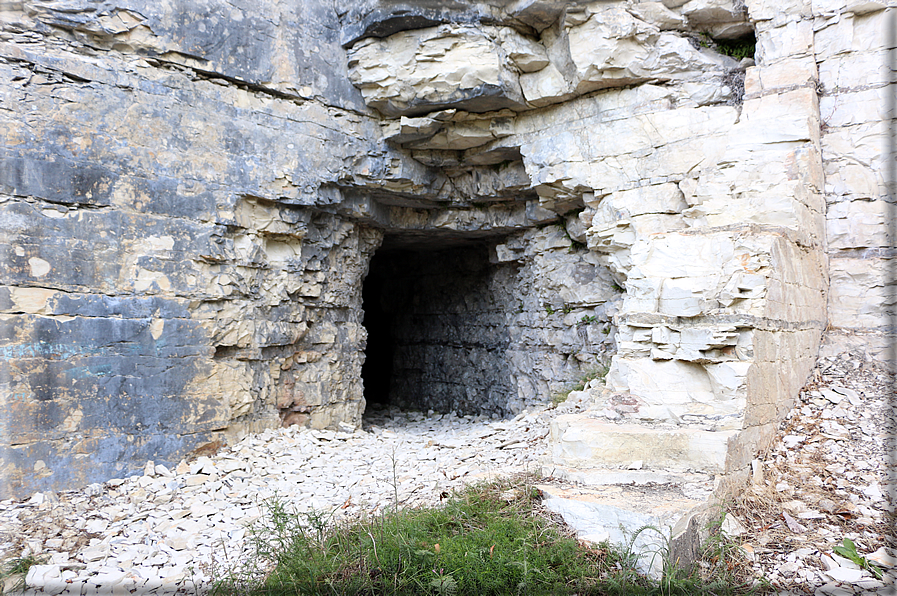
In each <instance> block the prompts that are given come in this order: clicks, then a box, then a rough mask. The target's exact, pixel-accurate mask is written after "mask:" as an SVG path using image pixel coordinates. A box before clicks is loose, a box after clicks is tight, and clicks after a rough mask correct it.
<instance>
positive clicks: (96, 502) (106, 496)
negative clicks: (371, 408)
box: [0, 354, 897, 595]
mask: <svg viewBox="0 0 897 596" xmlns="http://www.w3.org/2000/svg"><path fill="white" fill-rule="evenodd" d="M891 384H892V378H891V377H889V376H888V375H887V374H886V373H885V371H884V369H883V368H882V367H880V366H878V365H876V364H875V363H874V362H870V361H867V360H865V359H863V358H862V357H860V356H856V355H851V354H847V355H844V356H841V357H837V358H833V359H828V360H822V361H820V366H819V368H818V370H817V372H816V373H815V376H814V378H813V379H812V380H811V382H810V383H809V384H808V386H807V387H806V389H805V390H804V391H803V392H802V394H801V398H800V403H798V404H797V405H796V407H795V408H794V409H793V410H792V411H791V413H790V414H789V415H788V418H787V419H786V420H785V421H784V422H783V424H782V432H781V434H780V437H779V440H777V441H776V443H775V444H774V445H773V446H772V448H770V449H769V451H768V452H767V453H765V454H762V456H761V458H760V459H759V460H758V462H759V464H758V465H757V466H756V468H755V473H754V475H753V478H752V484H751V486H750V487H749V488H748V490H746V491H744V492H743V493H740V494H739V495H737V496H735V497H732V498H730V499H729V501H728V508H729V511H730V514H729V521H728V522H726V526H725V529H726V530H727V531H728V533H729V534H730V535H731V536H732V537H733V539H734V541H735V542H736V543H738V545H739V546H740V549H739V552H742V553H746V556H747V557H748V558H749V559H750V560H751V561H752V565H753V571H754V572H755V573H756V574H757V575H758V576H759V575H762V576H764V577H766V578H767V579H768V580H769V581H770V582H771V583H772V585H773V586H776V587H777V588H779V589H780V590H781V591H782V592H787V593H807V594H813V593H815V594H820V595H821V594H854V593H875V592H878V593H887V590H888V589H889V586H890V585H891V584H893V582H894V577H895V571H897V570H895V568H894V558H893V553H894V551H893V550H889V549H891V548H893V547H894V546H897V545H895V544H894V540H893V536H892V534H891V533H890V532H889V527H890V526H889V524H890V523H891V522H892V520H893V517H892V514H893V511H894V505H893V501H889V498H888V496H887V490H886V487H887V486H889V483H890V485H893V482H894V468H893V467H892V466H889V462H888V459H887V453H888V447H889V442H888V441H887V440H886V436H887V435H888V433H890V434H891V436H893V433H894V423H893V416H892V415H891V405H890V404H889V403H888V397H889V391H890V388H891V386H892V385H891ZM582 407H583V404H567V405H565V406H562V407H561V408H558V409H555V410H540V411H534V412H524V413H522V414H521V415H519V416H517V417H516V418H515V419H513V420H503V421H496V420H490V419H485V418H471V417H457V416H453V415H447V416H440V415H432V414H431V415H429V416H428V415H424V414H421V413H404V412H399V411H395V410H387V411H381V412H379V413H376V414H374V415H372V416H370V417H368V418H367V419H366V421H365V425H364V428H363V429H359V430H355V431H353V432H332V431H315V430H306V429H299V428H296V427H291V428H289V429H281V430H269V431H266V432H264V433H262V434H259V435H253V436H249V437H246V438H245V439H243V440H242V441H241V442H239V443H237V444H236V445H234V446H232V447H229V448H223V449H221V450H220V451H219V452H218V453H216V454H214V455H211V456H209V457H205V456H201V457H197V458H195V459H193V460H192V461H189V462H186V461H185V462H181V464H180V465H178V466H177V468H176V469H174V470H169V469H167V468H165V467H164V466H161V465H154V464H153V463H152V462H150V463H148V464H147V466H146V469H145V471H144V474H143V475H135V476H132V477H130V478H125V479H117V480H111V481H109V482H106V483H104V484H94V485H91V486H88V487H87V488H86V489H84V490H81V491H70V492H65V493H59V494H54V493H37V494H35V495H33V496H32V497H31V498H30V499H28V500H27V501H24V502H16V501H4V502H2V503H0V553H2V558H3V559H9V558H13V557H21V556H27V555H29V554H34V555H37V556H38V557H39V558H40V559H41V560H42V563H43V564H40V565H35V566H33V567H32V568H31V571H30V572H29V574H28V577H27V578H26V583H27V584H28V585H29V586H31V587H32V591H37V592H42V593H52V594H57V593H74V594H94V593H109V592H112V591H115V592H121V591H128V590H139V591H140V592H141V593H143V592H153V591H155V592H157V593H162V592H171V591H174V590H177V589H181V590H183V591H185V592H188V591H189V592H193V590H194V589H195V588H196V587H197V586H201V585H204V584H207V583H208V581H209V580H210V578H211V577H212V576H213V574H214V573H215V572H216V570H221V569H224V568H227V567H230V566H232V565H233V564H234V562H235V561H238V560H239V559H241V557H243V556H245V554H246V541H245V538H246V532H247V530H246V526H247V524H249V523H251V522H252V521H254V520H256V519H258V518H259V517H260V516H263V515H265V503H266V502H269V501H270V500H271V499H273V498H275V497H279V498H280V499H281V500H283V501H284V502H286V503H287V504H289V505H292V506H294V507H295V508H296V509H298V510H300V511H325V512H331V511H332V512H333V515H334V517H336V518H345V517H351V516H356V515H359V514H361V513H362V512H367V513H376V512H378V511H380V510H382V509H383V508H386V507H390V506H392V504H393V503H394V502H395V500H396V499H398V501H399V503H400V504H402V505H416V504H434V503H438V502H439V500H440V499H441V498H442V497H444V496H445V494H446V493H447V491H450V490H451V489H453V488H456V487H459V486H461V485H462V484H464V483H466V482H470V481H472V480H475V479H480V478H484V477H489V476H492V475H498V474H507V473H512V472H516V471H533V472H534V471H538V470H539V469H540V468H541V465H540V463H541V460H542V458H544V456H545V454H546V450H547V443H546V440H547V429H548V421H549V419H550V418H551V417H553V416H554V415H556V414H557V413H558V412H559V411H560V412H563V411H571V410H575V409H577V408H582ZM347 430H349V429H347ZM844 538H848V539H850V540H852V541H853V542H854V543H855V545H856V548H857V551H858V552H859V554H861V555H864V556H865V558H866V560H867V561H868V562H870V563H874V564H875V565H876V566H877V567H878V568H879V569H880V570H881V571H882V576H881V578H880V579H879V578H877V577H875V575H874V571H870V570H867V569H861V568H859V567H858V566H857V565H856V564H855V563H853V562H851V561H849V560H847V559H845V558H842V557H839V556H838V555H837V554H834V553H833V548H834V547H835V546H837V545H843V539H844ZM15 579H17V578H11V579H10V580H8V581H7V583H8V586H7V587H11V586H12V584H13V582H14V581H15ZM18 579H21V578H18Z"/></svg>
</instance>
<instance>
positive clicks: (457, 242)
mask: <svg viewBox="0 0 897 596" xmlns="http://www.w3.org/2000/svg"><path fill="white" fill-rule="evenodd" d="M498 241H500V238H487V239H476V240H466V239H453V240H447V241H443V242H439V243H437V246H436V247H435V248H434V247H433V242H432V240H428V241H427V242H421V241H418V240H416V239H413V238H411V239H409V238H407V237H401V236H387V237H386V238H385V239H384V242H383V245H382V246H381V248H380V249H379V250H378V251H377V253H376V254H375V255H374V256H373V258H372V259H371V263H370V269H369V272H368V275H367V277H366V279H365V281H364V287H363V290H362V300H363V309H364V326H365V328H366V329H367V332H368V340H367V348H366V350H365V357H366V358H365V362H364V365H363V366H362V379H363V383H364V396H365V400H366V401H367V406H366V411H367V412H371V411H372V410H377V409H381V408H385V407H388V406H397V407H399V408H401V409H405V410H417V411H423V412H426V411H428V410H434V411H436V412H440V413H447V412H450V411H455V412H456V413H457V414H459V415H463V414H488V415H493V416H504V415H507V414H508V413H509V412H508V411H507V404H508V400H509V397H510V396H511V395H512V392H516V388H514V387H512V382H511V372H510V368H509V364H508V361H507V358H506V352H507V350H508V346H509V344H510V334H509V329H508V320H509V315H508V305H509V304H516V302H515V301H514V300H512V295H513V293H514V288H515V287H516V285H517V274H518V266H517V265H516V264H508V263H502V264H498V265H495V264H492V263H490V259H489V255H490V251H491V250H492V247H493V246H494V245H495V244H496V243H497V242H498Z"/></svg>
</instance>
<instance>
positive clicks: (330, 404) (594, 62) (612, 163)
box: [0, 0, 894, 498]
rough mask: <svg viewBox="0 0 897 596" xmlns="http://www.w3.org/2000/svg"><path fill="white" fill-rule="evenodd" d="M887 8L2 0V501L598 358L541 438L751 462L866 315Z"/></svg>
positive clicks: (603, 458)
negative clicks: (566, 412) (371, 407)
mask: <svg viewBox="0 0 897 596" xmlns="http://www.w3.org/2000/svg"><path fill="white" fill-rule="evenodd" d="M893 11H894V9H891V8H887V7H886V6H885V5H884V4H879V3H877V2H865V3H863V2H861V3H856V2H854V3H852V4H850V3H847V2H843V1H841V0H832V1H831V2H815V1H814V2H813V3H812V4H811V3H807V2H803V1H802V0H794V1H789V2H787V3H786V4H785V5H782V4H781V3H776V4H773V3H769V2H766V0H748V1H747V2H746V3H745V4H744V5H743V4H741V3H739V2H734V3H733V2H730V1H728V0H689V1H686V2H682V1H681V0H669V1H664V2H632V1H613V2H597V3H586V2H577V1H572V0H571V1H562V0H484V1H482V2H476V3H467V2H465V3H461V2H431V1H427V0H420V1H419V2H395V1H390V0H366V1H364V2H352V3H342V2H340V1H337V0H310V1H306V2H301V3H292V4H284V3H279V2H274V1H273V0H263V1H261V2H259V1H253V2H249V1H243V0H240V1H236V2H234V1H231V2H219V1H218V0H204V1H199V0H189V1H175V0H164V1H162V2H148V1H145V0H119V1H109V2H104V3H95V2H88V1H86V0H71V1H69V2H64V3H60V2H55V1H50V0H26V1H24V2H7V3H3V4H2V5H0V23H2V32H0V70H2V77H3V81H4V84H3V95H2V99H0V101H2V107H3V110H2V112H0V128H2V130H3V146H2V149H0V160H2V163H0V223H2V227H0V238H2V242H0V262H2V263H3V267H2V269H0V273H2V279H0V322H2V328H3V333H2V334H0V349H2V353H3V357H2V361H0V396H2V399H3V404H4V408H3V410H2V414H0V429H2V430H0V453H2V466H3V467H2V471H0V476H2V482H0V498H2V497H5V496H23V495H25V494H27V493H29V492H30V491H33V490H42V489H60V488H65V487H71V486H77V485H82V484H86V483H89V482H94V481H99V480H104V479H107V478H109V477H113V476H122V475H127V474H130V473H132V472H133V471H134V470H136V469H138V468H140V467H142V465H143V463H144V462H145V461H146V460H148V459H154V460H155V461H156V462H157V463H163V462H172V461H176V460H177V459H179V458H180V457H182V456H183V455H184V454H186V453H187V452H189V451H191V450H192V449H195V448H196V447H197V446H199V445H201V444H203V443H205V442H208V441H211V440H214V439H216V438H221V437H225V438H228V437H231V438H232V437H235V436H238V435H240V434H242V433H245V432H247V431H251V430H258V429H262V428H265V427H269V426H273V425H280V424H303V425H311V426H313V427H318V428H323V427H335V426H337V425H339V424H340V423H343V424H348V425H351V426H354V425H357V424H359V422H360V419H361V415H362V413H363V411H364V409H365V407H366V402H367V401H374V402H382V403H394V404H400V405H403V406H407V407H415V408H419V409H429V408H432V409H436V410H442V411H449V410H456V411H458V412H462V413H469V412H490V413H494V414H496V415H507V414H511V413H515V412H518V411H520V410H522V409H523V408H525V407H527V406H528V405H530V404H533V403H538V402H544V401H545V400H547V399H548V398H549V397H550V396H551V394H552V393H554V392H557V391H561V390H564V389H565V388H569V387H570V386H571V384H572V382H574V381H575V380H576V379H577V378H579V377H580V376H582V375H583V374H584V373H586V372H588V371H590V370H592V369H595V368H597V367H600V366H602V365H610V372H609V374H608V377H607V381H608V387H609V390H599V389H598V388H593V389H591V391H593V393H594V396H593V397H594V399H596V400H604V402H605V404H604V410H603V412H604V421H603V422H601V424H602V425H604V426H602V427H601V428H600V429H598V430H596V431H595V432H596V433H603V434H600V436H598V437H597V438H596V437H591V438H587V439H586V440H581V439H576V438H574V437H573V436H572V434H571V435H567V436H566V438H565V436H564V430H563V428H558V429H555V430H556V432H558V433H559V434H558V436H557V437H556V439H557V441H556V444H557V449H556V454H555V456H556V457H557V458H558V460H559V461H563V462H565V463H568V464H571V465H614V464H615V463H619V462H618V461H617V459H618V456H616V455H614V453H615V451H614V449H613V448H612V447H613V445H610V446H608V445H609V443H608V442H610V443H613V441H621V444H630V443H631V442H632V441H635V444H639V442H640V441H641V444H642V445H643V447H644V448H645V451H646V457H645V458H644V459H645V461H646V465H648V466H651V465H658V466H659V465H663V466H667V467H681V468H700V469H702V470H704V471H709V472H718V473H731V472H735V471H738V470H740V469H743V468H744V466H745V465H746V464H747V463H748V461H749V460H750V458H751V457H752V454H753V453H754V452H755V451H756V450H757V449H758V448H760V447H762V446H763V444H764V442H765V441H767V440H768V439H769V438H770V437H771V436H772V433H773V429H774V427H775V425H776V424H777V423H778V421H779V419H780V417H781V416H782V414H783V412H784V411H785V410H786V409H787V408H788V407H789V406H790V405H791V403H792V402H793V399H794V397H795V396H796V394H797V391H798V389H799V388H800V387H801V385H802V384H803V382H804V380H805V378H806V376H807V374H808V372H809V370H810V368H811V366H812V364H813V362H814V361H815V358H816V356H817V353H818V350H819V347H820V340H821V337H822V335H823V331H824V330H825V329H826V327H835V328H839V329H842V330H846V331H849V332H850V333H849V334H843V333H832V334H830V335H829V340H828V341H829V343H831V344H833V345H840V344H843V343H844V342H848V341H851V340H850V339H849V337H855V336H856V333H857V332H860V333H862V334H866V337H867V339H868V338H872V339H873V340H872V341H870V342H869V343H870V345H872V346H883V345H884V343H885V342H884V341H883V340H881V339H878V340H875V339H874V338H884V337H885V335H884V331H885V330H886V324H885V322H884V321H883V319H882V316H883V311H882V309H881V304H882V302H883V301H884V288H885V286H884V284H883V282H882V281H881V280H882V272H883V267H884V264H885V263H886V260H887V258H888V257H889V256H890V253H889V252H888V244H887V239H886V217H885V214H886V206H887V204H888V198H887V193H886V188H885V179H884V167H883V163H884V160H885V159H886V155H885V154H884V153H883V152H882V150H881V147H883V146H884V142H883V140H884V138H885V135H886V128H885V114H884V112H883V107H884V104H885V102H884V99H883V98H884V97H885V96H886V93H887V92H888V89H891V91H890V92H891V93H893V88H892V87H888V86H887V84H888V82H889V79H888V78H887V76H888V75H887V73H885V71H884V70H883V69H880V68H879V66H880V65H882V64H884V63H885V58H886V52H887V44H886V41H885V32H886V27H885V25H886V24H887V23H888V22H889V20H893ZM879 73H880V74H879ZM890 306H891V307H892V306H893V305H890ZM366 358H367V367H366V368H364V362H365V359H366ZM375 393H376V394H375ZM658 433H660V436H663V437H666V439H664V440H660V441H654V439H653V438H652V437H656V436H658ZM614 437H617V438H614ZM671 437H672V438H673V439H674V440H673V439H670V438H671ZM668 439H669V440H668ZM652 441H653V442H652ZM594 443H603V444H605V446H606V447H607V449H605V450H604V451H602V449H595V448H593V447H591V446H590V445H593V444H594ZM652 458H653V459H652Z"/></svg>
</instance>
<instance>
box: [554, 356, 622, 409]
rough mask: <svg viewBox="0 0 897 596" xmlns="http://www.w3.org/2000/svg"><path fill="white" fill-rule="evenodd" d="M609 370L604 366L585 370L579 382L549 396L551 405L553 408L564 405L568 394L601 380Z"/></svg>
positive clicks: (600, 365)
mask: <svg viewBox="0 0 897 596" xmlns="http://www.w3.org/2000/svg"><path fill="white" fill-rule="evenodd" d="M609 370H610V368H609V367H607V366H605V365H604V364H599V365H597V366H595V367H592V368H590V369H589V370H587V371H586V372H585V373H583V375H582V376H581V377H579V380H578V381H576V383H574V384H573V385H571V386H570V387H568V388H567V389H564V390H563V391H558V392H557V393H555V394H554V395H552V396H551V403H552V404H554V405H555V406H557V405H559V404H562V403H564V402H565V401H567V398H568V397H570V394H571V393H572V392H574V391H582V390H584V389H585V388H586V386H587V385H588V384H589V383H591V382H592V381H594V380H595V379H603V378H604V377H606V376H607V372H608V371H609Z"/></svg>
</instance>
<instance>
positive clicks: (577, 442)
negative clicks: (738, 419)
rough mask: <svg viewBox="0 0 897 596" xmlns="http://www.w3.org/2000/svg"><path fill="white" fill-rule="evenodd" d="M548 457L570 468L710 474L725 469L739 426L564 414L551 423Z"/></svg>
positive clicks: (722, 471)
mask: <svg viewBox="0 0 897 596" xmlns="http://www.w3.org/2000/svg"><path fill="white" fill-rule="evenodd" d="M550 429H551V434H550V438H549V443H550V457H551V461H552V462H553V463H554V464H556V465H558V466H561V467H567V468H573V469H594V468H602V467H607V468H615V467H620V466H622V467H624V468H625V467H628V466H635V467H640V468H643V469H646V470H658V469H660V470H672V471H674V472H685V471H688V470H700V471H702V472H705V473H709V474H721V473H724V472H725V471H726V455H727V453H728V451H729V441H730V440H731V439H733V438H734V437H736V436H737V435H738V432H739V431H737V430H725V431H709V430H704V429H699V428H689V427H683V426H670V427H663V428H656V427H648V426H642V425H638V424H626V423H623V424H616V423H613V422H607V421H606V420H603V419H598V418H593V417H590V416H589V415H588V414H565V415H562V416H558V417H557V418H555V419H554V420H553V421H552V422H551V427H550Z"/></svg>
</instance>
